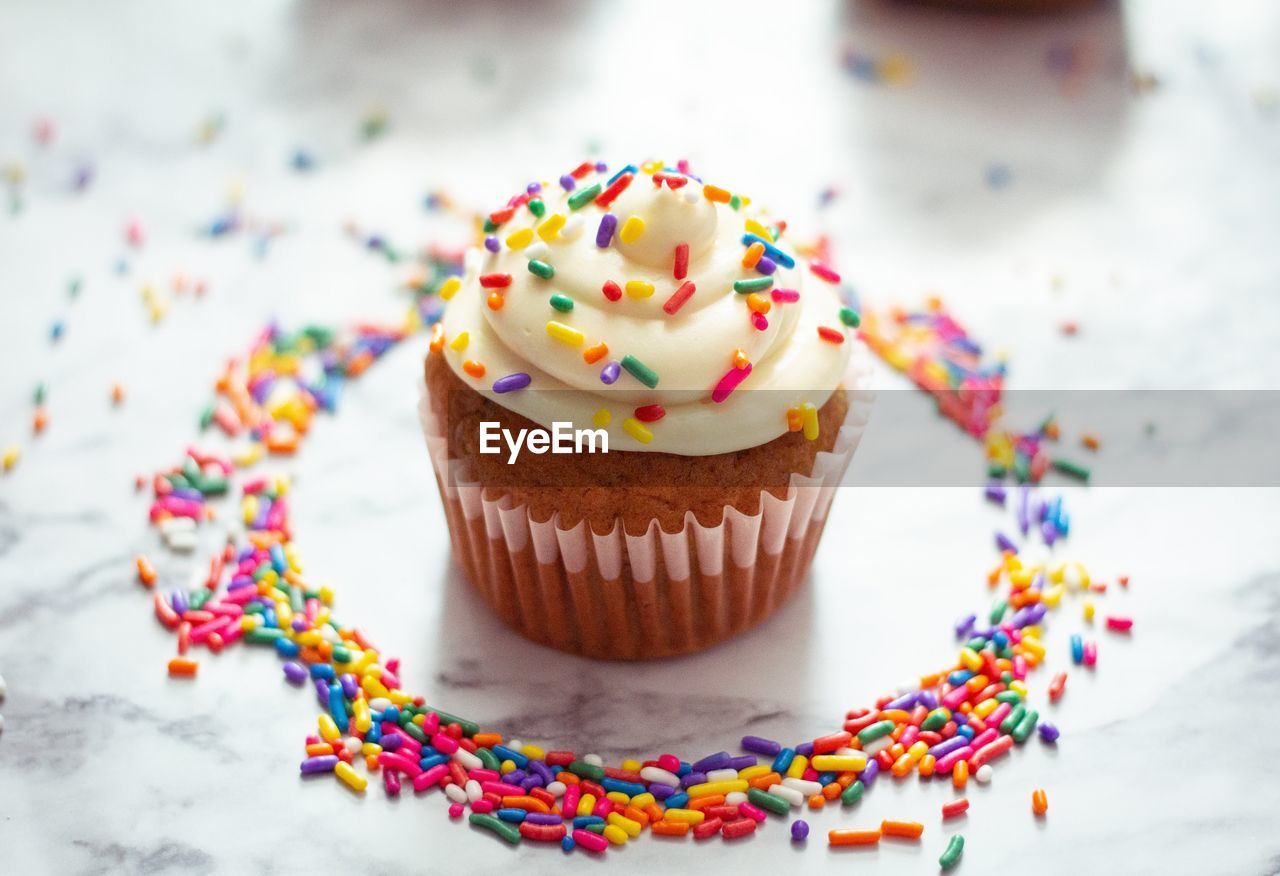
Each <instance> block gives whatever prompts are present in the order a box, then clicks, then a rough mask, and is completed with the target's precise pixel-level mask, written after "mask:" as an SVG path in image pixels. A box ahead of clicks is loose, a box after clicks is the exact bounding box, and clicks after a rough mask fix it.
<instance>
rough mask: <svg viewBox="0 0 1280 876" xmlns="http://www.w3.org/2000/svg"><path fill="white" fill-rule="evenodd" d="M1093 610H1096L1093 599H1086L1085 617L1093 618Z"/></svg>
mask: <svg viewBox="0 0 1280 876" xmlns="http://www.w3.org/2000/svg"><path fill="white" fill-rule="evenodd" d="M1093 612H1094V607H1093V601H1092V600H1090V599H1086V600H1085V601H1084V619H1085V620H1087V621H1091V620H1093Z"/></svg>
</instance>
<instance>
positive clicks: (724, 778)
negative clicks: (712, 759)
mask: <svg viewBox="0 0 1280 876" xmlns="http://www.w3.org/2000/svg"><path fill="white" fill-rule="evenodd" d="M736 778H738V771H737V770H730V769H725V770H707V781H708V782H732V781H733V780H735V779H736Z"/></svg>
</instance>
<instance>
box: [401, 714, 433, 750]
mask: <svg viewBox="0 0 1280 876" xmlns="http://www.w3.org/2000/svg"><path fill="white" fill-rule="evenodd" d="M400 729H401V730H403V731H404V732H405V733H408V734H409V735H410V736H412V737H413V738H414V739H416V740H417V741H418V742H421V743H422V744H423V745H426V744H427V734H426V733H425V732H424V731H423V729H422V728H421V727H419V726H418V725H417V724H415V723H413V719H412V718H410V719H409V720H408V721H401V722H400Z"/></svg>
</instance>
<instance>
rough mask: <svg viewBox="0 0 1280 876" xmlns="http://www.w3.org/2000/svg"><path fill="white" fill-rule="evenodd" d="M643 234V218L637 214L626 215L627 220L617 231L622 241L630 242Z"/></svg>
mask: <svg viewBox="0 0 1280 876" xmlns="http://www.w3.org/2000/svg"><path fill="white" fill-rule="evenodd" d="M642 234H644V220H643V219H641V218H640V217H639V216H628V217H627V221H626V222H623V223H622V230H621V231H619V232H618V239H619V240H621V241H622V242H623V243H631V242H632V241H634V240H636V239H638V238H639V237H640V235H642Z"/></svg>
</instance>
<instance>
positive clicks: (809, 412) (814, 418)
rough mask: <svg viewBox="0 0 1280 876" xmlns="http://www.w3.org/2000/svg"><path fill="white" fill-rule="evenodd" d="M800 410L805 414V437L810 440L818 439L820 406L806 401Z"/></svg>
mask: <svg viewBox="0 0 1280 876" xmlns="http://www.w3.org/2000/svg"><path fill="white" fill-rule="evenodd" d="M800 411H801V413H802V414H803V415H804V437H805V438H807V439H809V440H810V441H816V440H818V408H817V407H816V406H815V405H814V404H813V402H805V403H804V404H802V405H801V406H800Z"/></svg>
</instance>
